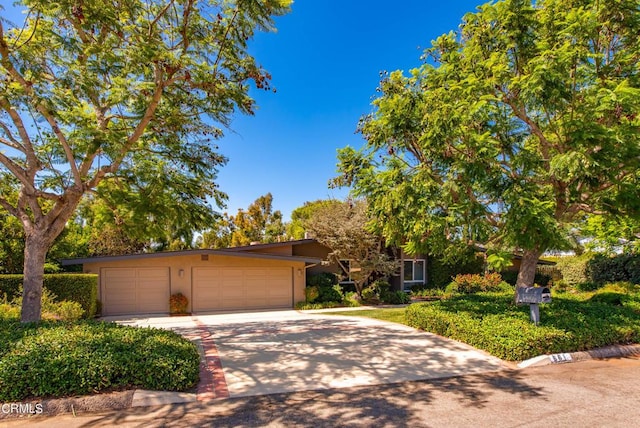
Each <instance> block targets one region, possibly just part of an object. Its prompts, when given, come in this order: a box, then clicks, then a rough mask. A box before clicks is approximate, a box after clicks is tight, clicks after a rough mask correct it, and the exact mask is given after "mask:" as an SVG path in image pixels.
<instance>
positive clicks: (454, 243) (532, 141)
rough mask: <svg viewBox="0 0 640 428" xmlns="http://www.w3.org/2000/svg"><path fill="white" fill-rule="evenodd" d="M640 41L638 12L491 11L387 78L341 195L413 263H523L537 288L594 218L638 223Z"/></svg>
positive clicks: (614, 7)
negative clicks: (491, 252) (575, 233)
mask: <svg viewBox="0 0 640 428" xmlns="http://www.w3.org/2000/svg"><path fill="white" fill-rule="evenodd" d="M639 33H640V19H638V5H637V1H636V0H621V1H618V0H598V1H596V0H585V1H580V2H566V1H564V0H546V1H533V2H532V1H522V0H504V1H497V2H491V3H487V4H485V5H483V6H482V7H480V8H479V9H478V11H477V12H476V13H470V14H467V15H465V17H464V19H463V22H462V24H461V25H460V26H459V30H458V31H457V32H450V33H447V34H443V35H442V36H440V37H438V38H437V39H436V40H435V41H433V43H432V47H431V48H429V49H427V50H426V51H425V53H424V56H423V58H422V60H423V63H422V64H421V65H420V67H419V68H415V69H413V70H410V71H408V72H403V71H394V72H391V73H384V74H383V75H382V79H381V82H380V85H379V88H378V97H377V98H376V99H375V100H374V101H373V105H374V111H373V112H372V113H371V114H368V115H366V116H364V117H363V118H362V120H361V121H360V123H359V127H358V130H359V131H360V133H361V134H362V136H363V138H364V139H365V143H364V147H363V148H362V149H361V150H355V149H353V148H351V147H346V148H344V149H342V150H340V151H339V153H338V162H339V164H338V171H339V174H340V175H339V176H338V177H337V178H336V179H335V180H333V182H332V184H333V185H337V186H349V187H350V188H351V189H352V193H353V195H354V196H356V197H365V198H367V201H368V203H369V212H370V214H371V215H372V216H373V218H374V219H375V221H373V222H372V224H373V225H374V226H375V228H376V231H377V232H380V233H381V234H382V235H383V236H384V238H385V239H386V242H387V243H389V244H395V245H404V246H405V247H404V248H405V249H406V250H407V251H408V252H409V253H410V254H414V253H424V252H427V251H428V252H430V253H432V254H436V255H440V254H446V253H447V252H449V251H450V248H460V247H464V246H466V245H468V244H469V243H491V244H492V245H495V246H496V247H498V248H505V249H513V248H519V249H522V250H523V251H524V254H527V255H528V256H529V257H526V258H523V264H522V265H521V271H522V272H523V273H524V274H525V275H526V278H525V276H524V275H523V279H524V282H526V283H527V284H524V285H531V283H532V282H533V276H532V274H533V270H532V269H531V268H532V267H533V266H532V264H534V263H535V262H536V259H537V258H538V257H539V255H540V254H543V253H544V251H545V250H547V249H564V248H569V247H571V246H572V239H571V233H572V230H574V225H575V223H577V222H579V221H581V220H582V219H583V218H584V217H585V213H589V212H594V211H598V212H602V213H604V215H606V216H608V217H611V216H620V217H630V218H638V217H637V216H638V213H639V212H640V202H639V199H638V197H637V195H638V193H639V189H640V176H639V175H638V170H639V167H640V133H638V132H637V130H638V127H639V125H640V116H639V115H638V114H637V112H638V109H639V108H640V69H639V68H638V67H637V58H638V55H640V39H639V38H638V37H637V35H638V34H639ZM448 282H449V279H446V280H445V281H444V282H442V279H440V280H439V282H438V283H436V285H437V286H442V285H443V283H448Z"/></svg>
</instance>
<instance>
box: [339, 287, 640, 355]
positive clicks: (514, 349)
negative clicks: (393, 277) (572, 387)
mask: <svg viewBox="0 0 640 428" xmlns="http://www.w3.org/2000/svg"><path fill="white" fill-rule="evenodd" d="M386 311H388V310H386V309H377V310H373V311H366V312H364V311H362V312H361V311H358V312H357V313H348V312H345V313H339V314H341V315H362V316H369V317H373V318H378V319H387V320H389V321H394V322H401V323H403V324H407V325H409V326H412V327H416V328H419V329H422V330H426V331H430V332H433V333H436V334H439V335H441V336H445V337H449V338H452V339H455V340H459V341H461V342H464V343H467V344H469V345H472V346H475V347H477V348H480V349H483V350H485V351H487V352H489V353H491V354H492V355H495V356H497V357H499V358H502V359H505V360H510V361H519V360H525V359H527V358H531V357H534V356H537V355H541V354H549V353H557V352H574V351H582V350H588V349H593V348H597V347H602V346H607V345H613V344H628V343H638V342H640V290H638V286H632V285H620V284H618V285H608V286H606V287H603V288H602V289H600V290H598V291H597V292H595V293H593V292H591V293H575V292H567V293H554V295H553V301H552V302H551V303H550V304H545V305H541V306H540V318H541V323H540V325H538V326H535V325H534V324H533V323H531V321H530V319H529V308H528V306H526V305H524V306H516V305H514V304H513V293H512V292H493V293H492V292H487V293H477V294H470V295H456V296H452V297H451V298H448V299H443V300H438V301H433V302H426V303H417V304H413V305H411V306H409V307H407V308H406V309H394V312H393V313H390V314H386V313H385V312H386ZM398 311H402V312H404V317H401V316H400V314H399V312H398Z"/></svg>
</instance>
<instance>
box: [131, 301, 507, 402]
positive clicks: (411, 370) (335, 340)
mask: <svg viewBox="0 0 640 428" xmlns="http://www.w3.org/2000/svg"><path fill="white" fill-rule="evenodd" d="M120 322H123V321H120ZM125 323H127V324H135V325H141V326H145V325H149V326H154V327H161V328H170V329H173V330H176V331H177V332H179V333H180V334H183V335H185V336H187V337H190V338H191V339H198V338H199V339H200V341H201V345H202V346H201V348H203V355H202V357H203V361H204V362H205V364H203V365H202V366H203V370H201V378H203V376H204V377H205V382H204V383H203V382H201V386H200V388H199V391H198V399H202V398H206V399H209V398H224V397H229V396H230V397H242V396H253V395H264V394H274V393H281V392H293V391H307V390H319V389H330V388H342V387H351V386H361V385H376V384H386V383H395V382H403V381H411V380H421V379H434V378H442V377H450V376H457V375H463V374H470V373H481V372H490V371H497V370H501V369H503V368H505V367H507V366H506V363H504V362H503V361H501V360H500V359H498V358H495V357H492V356H490V355H488V354H487V353H485V352H483V351H479V350H477V349H475V348H472V347H470V346H468V345H465V344H463V343H460V342H456V341H453V340H450V339H447V338H443V337H440V336H437V335H434V334H431V333H427V332H423V331H419V330H416V329H413V328H411V327H407V326H403V325H400V324H394V323H389V322H385V321H379V320H374V319H369V318H361V317H344V316H335V315H326V314H309V313H300V312H296V311H278V312H260V313H242V314H222V315H198V316H193V317H183V318H179V319H176V318H148V319H141V320H137V321H134V322H125ZM220 367H221V368H222V373H220ZM205 384H207V385H206V386H208V389H206V390H205V389H203V385H205Z"/></svg>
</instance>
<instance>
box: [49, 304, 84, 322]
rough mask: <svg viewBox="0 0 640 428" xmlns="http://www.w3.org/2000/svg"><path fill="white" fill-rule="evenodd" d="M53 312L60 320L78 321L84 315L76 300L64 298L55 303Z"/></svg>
mask: <svg viewBox="0 0 640 428" xmlns="http://www.w3.org/2000/svg"><path fill="white" fill-rule="evenodd" d="M53 313H54V315H55V316H56V317H58V318H59V319H60V320H62V321H78V320H79V319H80V318H82V315H84V309H82V306H81V305H80V303H78V302H70V301H68V300H64V301H62V302H58V303H56V304H55V306H54V308H53Z"/></svg>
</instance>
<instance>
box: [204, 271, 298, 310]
mask: <svg viewBox="0 0 640 428" xmlns="http://www.w3.org/2000/svg"><path fill="white" fill-rule="evenodd" d="M291 271H292V270H291V268H289V267H285V268H272V267H266V268H258V267H246V268H236V267H234V268H218V269H211V268H194V269H193V296H194V302H193V304H194V311H215V310H242V309H271V308H291V307H292V303H293V282H292V275H291Z"/></svg>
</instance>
